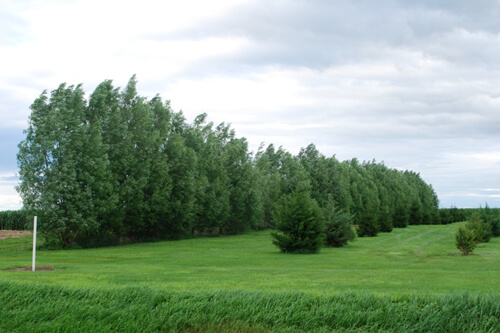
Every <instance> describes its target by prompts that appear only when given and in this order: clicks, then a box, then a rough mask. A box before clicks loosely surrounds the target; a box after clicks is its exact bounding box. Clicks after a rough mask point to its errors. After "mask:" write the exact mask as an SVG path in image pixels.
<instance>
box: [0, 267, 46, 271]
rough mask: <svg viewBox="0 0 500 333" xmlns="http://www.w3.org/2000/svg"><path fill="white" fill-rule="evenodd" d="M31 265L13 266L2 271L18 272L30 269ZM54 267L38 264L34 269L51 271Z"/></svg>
mask: <svg viewBox="0 0 500 333" xmlns="http://www.w3.org/2000/svg"><path fill="white" fill-rule="evenodd" d="M31 269H32V267H31V266H28V267H13V268H6V269H4V271H10V272H18V271H31ZM53 270H54V267H51V266H40V267H36V268H35V271H53Z"/></svg>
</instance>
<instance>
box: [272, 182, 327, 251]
mask: <svg viewBox="0 0 500 333" xmlns="http://www.w3.org/2000/svg"><path fill="white" fill-rule="evenodd" d="M274 219H275V224H276V228H277V230H278V231H276V232H273V233H272V237H273V244H274V245H276V246H277V247H279V248H280V250H281V251H282V252H285V253H318V252H319V251H320V249H321V247H322V246H323V244H324V237H325V235H324V222H323V216H322V213H321V209H320V208H319V206H318V204H317V203H316V201H315V200H314V199H312V198H311V196H310V194H309V193H308V192H307V191H304V190H297V191H294V192H292V194H290V195H289V196H287V197H286V198H285V199H284V202H283V204H282V206H281V208H280V209H279V210H278V211H277V212H275V214H274Z"/></svg>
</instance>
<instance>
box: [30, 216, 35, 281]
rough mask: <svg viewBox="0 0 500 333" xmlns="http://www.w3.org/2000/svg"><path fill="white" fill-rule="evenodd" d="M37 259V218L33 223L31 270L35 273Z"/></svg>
mask: <svg viewBox="0 0 500 333" xmlns="http://www.w3.org/2000/svg"><path fill="white" fill-rule="evenodd" d="M35 258H36V216H35V220H34V221H33V261H32V264H31V270H32V271H33V272H34V271H35Z"/></svg>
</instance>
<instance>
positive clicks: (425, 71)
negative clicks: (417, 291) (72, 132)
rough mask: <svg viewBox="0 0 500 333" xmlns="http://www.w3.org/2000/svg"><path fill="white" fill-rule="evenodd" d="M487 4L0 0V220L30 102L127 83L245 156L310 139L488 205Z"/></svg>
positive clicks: (494, 177)
mask: <svg viewBox="0 0 500 333" xmlns="http://www.w3.org/2000/svg"><path fill="white" fill-rule="evenodd" d="M499 18H500V1H498V0H474V1H472V0H448V1H444V0H441V1H440V0H428V1H406V0H400V1H396V0H394V1H389V0H387V1H385V0H370V1H368V0H365V1H363V0H359V1H351V0H344V1H342V0H335V1H333V0H324V1H314V0H307V1H306V0H304V1H272V0H266V1H255V0H252V1H235V0H223V1H215V0H211V1H194V0H189V1H186V0H183V1H152V0H151V1H149V0H141V1H125V0H120V1H106V0H64V1H62V0H61V1H52V0H51V1H29V0H28V1H19V0H0V152H1V157H0V210H5V209H17V208H20V207H21V205H22V204H21V200H20V199H19V196H18V195H17V193H16V191H15V189H14V187H15V185H16V184H17V182H18V180H17V176H16V175H17V172H18V171H17V162H16V153H17V144H18V143H19V142H20V141H21V140H22V139H23V138H24V137H23V133H22V131H23V129H25V128H26V127H27V120H28V116H29V113H30V110H29V106H30V105H31V104H32V103H33V101H34V100H35V98H37V97H38V96H39V95H40V93H41V92H42V91H43V90H45V89H47V90H48V91H51V90H54V89H56V88H57V87H58V85H59V84H60V83H62V82H67V83H68V84H79V83H83V84H84V90H85V91H86V92H87V97H88V95H90V94H91V93H92V91H93V90H94V88H95V87H96V85H97V84H99V83H100V82H102V81H104V80H105V79H111V80H113V82H114V84H115V86H117V87H124V86H125V85H126V84H127V81H128V79H129V78H130V77H131V76H132V75H133V74H137V79H138V80H139V83H138V90H139V93H140V94H141V95H143V96H147V97H150V98H152V97H154V95H156V94H157V93H158V94H160V95H161V96H162V97H163V98H164V99H168V100H170V101H171V104H172V107H173V108H174V110H176V111H179V110H181V109H182V110H183V112H184V113H185V115H186V117H187V119H188V121H189V122H191V121H192V120H193V119H194V117H195V116H196V115H198V114H200V113H203V112H206V113H208V115H209V120H210V121H213V122H214V123H220V122H222V121H225V122H227V123H231V124H232V127H233V128H234V129H235V130H236V133H237V135H238V136H240V137H246V138H247V139H248V141H249V143H250V147H251V149H252V150H253V151H255V150H256V149H257V147H258V146H259V144H260V143H261V142H264V143H265V144H269V143H273V144H275V145H276V146H283V147H284V148H285V149H286V150H288V151H290V152H291V153H293V154H297V153H298V152H299V150H300V148H301V147H306V146H307V145H308V144H309V143H314V144H315V145H316V147H317V148H318V150H319V151H320V152H322V153H323V154H324V155H326V156H332V155H336V157H337V158H338V159H339V160H346V159H351V158H353V157H356V158H358V159H359V160H360V161H363V160H372V159H375V160H376V161H384V163H385V164H386V165H387V166H389V167H391V168H397V169H402V170H404V169H409V170H413V171H416V172H419V173H420V174H421V176H422V178H423V179H424V180H425V181H426V182H428V183H431V184H432V185H433V187H434V189H435V190H436V192H437V194H438V196H439V199H440V203H441V206H443V207H450V206H452V205H454V206H457V207H479V206H480V205H482V206H484V204H485V203H486V202H487V203H488V204H489V205H490V206H491V207H500V19H499Z"/></svg>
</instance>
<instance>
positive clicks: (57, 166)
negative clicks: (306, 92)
mask: <svg viewBox="0 0 500 333" xmlns="http://www.w3.org/2000/svg"><path fill="white" fill-rule="evenodd" d="M136 84H137V82H136V79H135V76H134V77H132V78H131V79H130V81H129V82H128V84H127V86H126V87H125V88H124V89H119V88H115V87H114V86H113V84H112V82H111V81H104V82H102V83H101V84H100V85H99V86H98V87H97V88H96V89H95V91H94V92H93V93H92V94H91V95H90V97H89V98H88V99H86V98H85V93H84V91H83V89H82V87H81V86H80V85H79V86H66V85H65V84H62V85H60V86H59V87H58V88H57V89H56V90H54V91H52V92H51V93H50V95H49V94H48V93H47V92H46V91H45V92H43V93H42V94H41V95H40V97H39V98H37V99H36V100H35V101H34V103H33V104H32V106H31V115H30V120H29V127H28V129H27V130H26V131H25V134H26V139H25V140H23V141H22V142H21V143H20V144H19V153H18V164H19V174H20V179H21V184H20V186H19V188H18V191H19V192H20V194H21V196H22V198H23V203H24V207H25V208H26V209H28V210H30V211H31V212H36V213H37V214H38V215H39V216H40V228H41V229H42V230H43V231H44V233H45V234H47V235H49V237H50V238H51V239H52V240H53V241H55V242H59V243H60V245H63V246H71V245H73V244H75V243H78V244H80V245H83V246H99V245H104V244H108V243H110V242H116V241H117V240H119V239H124V238H126V239H165V238H183V237H189V236H192V235H198V234H233V233H239V232H243V231H246V230H250V229H263V228H270V227H274V226H275V219H274V218H273V216H275V215H276V214H275V212H276V211H278V210H279V207H280V206H281V205H283V202H284V201H283V200H282V199H283V198H286V197H288V196H290V195H291V194H292V193H293V192H294V191H301V192H304V193H306V195H307V196H308V197H310V198H311V200H314V201H315V202H316V203H317V204H318V206H319V207H322V208H324V207H329V206H332V205H333V206H334V207H335V209H336V210H337V211H339V212H342V213H345V214H351V215H352V216H353V220H354V223H355V224H356V225H357V226H358V233H359V235H361V236H375V235H376V234H377V233H378V232H380V231H390V230H392V228H393V227H404V226H406V225H408V224H421V223H438V221H439V215H438V200H437V196H436V194H435V193H434V190H433V189H432V187H431V186H430V185H428V184H426V183H425V182H424V181H423V180H422V179H421V177H420V176H419V174H417V173H415V172H412V171H398V170H395V169H390V168H388V167H386V166H385V165H384V164H383V163H376V162H375V161H371V162H363V163H360V162H358V161H357V160H356V159H353V160H351V161H343V162H341V161H338V160H337V159H336V158H335V157H334V156H333V157H328V158H327V157H325V156H323V155H322V154H321V153H319V152H318V151H317V149H316V148H315V147H314V145H310V146H308V147H307V148H304V149H302V150H301V151H300V153H299V154H298V155H297V156H293V155H292V154H290V153H289V152H287V151H285V150H284V149H283V148H281V147H280V148H277V149H276V148H275V147H274V146H273V145H272V144H271V145H269V146H267V147H264V146H262V147H261V148H260V149H259V150H258V151H257V153H256V154H255V156H254V155H253V154H252V153H251V152H249V151H248V144H247V141H246V139H245V138H238V137H236V135H235V132H234V130H233V129H231V127H230V126H229V125H227V124H225V123H222V124H219V125H217V126H215V125H214V124H212V123H211V122H207V116H206V115H205V114H202V115H200V116H198V117H197V118H196V119H195V120H194V121H193V122H192V123H188V122H187V121H186V119H185V117H184V116H183V114H182V112H174V111H173V110H172V108H171V107H170V104H169V102H168V101H164V100H162V99H161V97H160V96H155V97H154V98H152V99H147V98H146V97H142V96H140V95H139V94H138V93H137V89H136Z"/></svg>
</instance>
